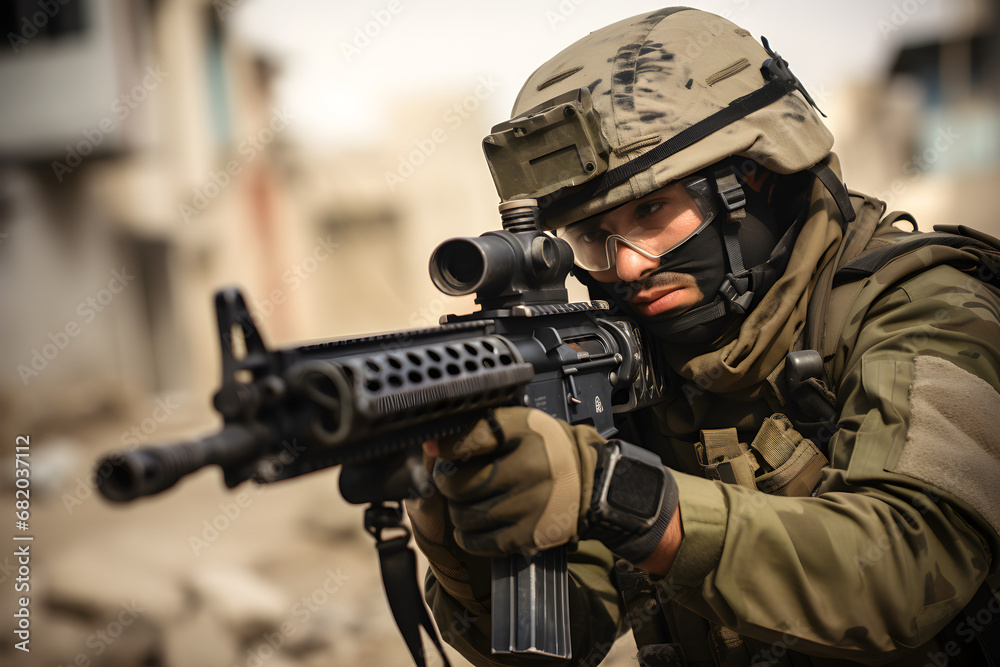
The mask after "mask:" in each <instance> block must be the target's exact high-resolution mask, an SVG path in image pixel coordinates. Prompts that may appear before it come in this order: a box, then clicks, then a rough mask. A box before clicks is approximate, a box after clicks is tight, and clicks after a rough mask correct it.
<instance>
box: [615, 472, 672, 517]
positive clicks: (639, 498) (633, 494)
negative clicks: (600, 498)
mask: <svg viewBox="0 0 1000 667" xmlns="http://www.w3.org/2000/svg"><path fill="white" fill-rule="evenodd" d="M662 488H663V471H662V470H654V469H653V468H651V467H649V466H647V465H644V464H642V463H637V462H635V461H625V460H622V461H619V462H618V465H616V466H615V469H614V472H612V476H611V485H610V488H609V489H608V504H609V505H611V506H612V507H613V508H615V509H616V510H620V511H622V512H627V513H629V514H631V515H633V516H638V517H647V518H648V517H653V516H656V514H657V513H658V512H659V511H660V502H661V500H662V499H661V498H660V492H661V490H662Z"/></svg>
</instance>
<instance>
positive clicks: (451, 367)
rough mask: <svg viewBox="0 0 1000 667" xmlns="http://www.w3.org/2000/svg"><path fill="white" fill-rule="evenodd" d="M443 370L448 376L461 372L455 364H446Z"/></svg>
mask: <svg viewBox="0 0 1000 667" xmlns="http://www.w3.org/2000/svg"><path fill="white" fill-rule="evenodd" d="M445 370H447V371H448V375H458V374H459V373H461V372H462V371H461V370H460V369H459V367H458V366H457V365H455V364H448V366H447V367H446V368H445Z"/></svg>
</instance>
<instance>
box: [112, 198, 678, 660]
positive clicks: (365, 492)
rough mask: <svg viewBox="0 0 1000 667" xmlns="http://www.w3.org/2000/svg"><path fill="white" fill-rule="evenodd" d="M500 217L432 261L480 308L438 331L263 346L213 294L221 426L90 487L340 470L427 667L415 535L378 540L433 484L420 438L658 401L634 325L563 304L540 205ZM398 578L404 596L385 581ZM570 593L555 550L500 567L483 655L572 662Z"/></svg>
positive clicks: (145, 454)
mask: <svg viewBox="0 0 1000 667" xmlns="http://www.w3.org/2000/svg"><path fill="white" fill-rule="evenodd" d="M500 212H501V217H502V221H503V230H499V231H492V232H487V233H486V234H484V235H482V236H480V237H478V238H455V239H451V240H448V241H445V242H444V243H442V244H441V245H440V246H438V248H437V249H436V250H435V251H434V253H433V255H432V256H431V261H430V273H431V280H432V281H433V282H434V284H435V286H436V287H437V288H438V289H439V290H441V291H442V292H444V293H445V294H448V295H453V296H458V295H465V294H472V293H475V294H476V303H478V304H479V305H480V306H481V309H480V310H479V311H477V312H475V313H472V314H471V315H463V316H458V315H449V316H446V317H444V318H442V324H441V326H439V327H436V328H428V329H419V330H412V331H401V332H396V333H388V334H381V335H374V336H366V337H362V338H353V339H342V340H330V341H326V342H319V343H311V344H308V345H303V346H301V347H294V348H287V349H279V350H270V349H268V348H267V346H266V345H265V344H264V341H263V339H262V337H261V333H260V331H259V330H258V329H257V326H256V324H255V323H254V321H253V319H252V317H251V316H250V314H249V312H248V310H247V307H246V303H245V301H244V299H243V297H242V295H241V294H240V293H239V291H237V290H235V289H230V290H224V291H220V292H218V293H217V294H216V296H215V307H216V312H217V316H218V324H219V335H220V340H221V345H222V386H221V388H220V389H219V391H218V393H216V395H215V399H214V404H215V408H216V409H217V410H218V412H219V413H221V415H222V417H223V420H224V426H223V428H222V430H221V431H219V432H218V433H215V434H213V435H209V436H208V437H205V438H202V439H200V440H194V441H191V442H185V443H180V444H172V445H163V446H155V447H146V448H142V449H137V450H135V451H132V452H120V453H112V454H110V455H108V456H106V457H104V458H103V459H102V460H101V461H99V462H98V488H99V489H100V491H101V493H102V494H103V495H104V496H105V497H106V498H108V499H109V500H112V501H117V502H125V501H131V500H134V499H136V498H139V497H141V496H148V495H152V494H155V493H159V492H161V491H164V490H166V489H168V488H170V487H171V486H173V485H174V484H175V483H177V481H178V480H180V478H181V477H184V476H185V475H188V474H190V473H192V472H194V471H196V470H198V469H200V468H202V467H204V466H207V465H209V464H215V465H218V466H219V467H220V468H222V472H223V476H224V479H225V482H226V485H227V486H229V487H234V486H236V485H237V484H240V483H241V482H243V481H246V480H248V479H253V480H255V481H256V482H258V483H264V484H267V483H271V482H276V481H279V480H283V479H288V478H291V477H296V476H298V475H302V474H304V473H308V472H313V471H315V470H322V469H323V468H329V467H331V466H336V465H342V466H343V469H342V471H341V475H340V490H341V493H342V495H343V496H344V498H345V499H346V500H347V501H348V502H351V503H355V504H370V505H371V506H370V507H369V508H368V509H367V511H366V512H365V525H366V528H367V529H368V531H369V532H371V533H372V534H373V535H374V536H375V538H376V540H377V546H378V547H379V554H380V560H381V566H382V574H383V581H384V583H385V588H386V595H387V597H388V598H389V603H390V606H391V607H392V611H393V615H394V616H395V618H396V622H397V624H398V625H399V627H400V631H401V633H402V634H403V637H404V639H405V640H406V642H407V645H408V647H409V648H410V651H411V653H412V654H413V656H414V659H415V661H416V662H417V664H418V665H422V664H423V654H422V651H421V648H420V636H419V628H418V626H417V622H416V620H415V619H414V617H416V618H417V619H419V621H420V623H421V624H422V625H423V626H424V627H425V629H426V630H427V631H428V634H429V635H430V636H431V638H432V639H433V640H434V642H435V644H436V645H437V646H438V649H439V650H440V649H441V647H440V643H439V642H438V639H437V634H436V632H434V630H433V626H432V625H431V624H430V620H429V616H428V614H427V610H426V606H425V605H424V603H423V601H422V600H421V598H420V594H419V590H416V588H417V587H416V583H415V580H416V570H415V560H414V558H413V552H412V550H410V549H409V548H408V547H407V542H408V538H409V533H408V532H405V528H404V529H403V530H404V535H403V537H396V538H393V539H383V536H382V533H383V531H384V530H386V529H389V528H392V529H399V528H403V526H402V523H401V508H400V506H399V502H400V501H401V500H403V499H405V498H409V497H415V496H416V494H418V493H422V492H425V491H426V490H427V489H429V488H432V487H431V486H430V485H431V484H432V482H431V480H430V478H429V475H428V474H427V471H426V470H425V468H424V466H423V464H422V453H421V443H423V442H424V441H426V440H431V439H435V438H439V437H442V436H445V435H449V434H455V433H458V432H460V431H461V430H462V429H463V428H468V427H469V426H470V425H471V424H472V423H474V422H475V421H477V420H478V419H479V418H480V417H482V416H483V415H484V414H485V413H486V411H487V410H488V409H490V408H493V407H497V406H504V405H525V406H529V407H534V408H538V409H540V410H543V411H545V412H547V413H549V414H551V415H553V416H555V417H558V418H560V419H563V420H565V421H567V422H570V423H573V424H578V423H587V424H591V425H593V426H594V428H595V429H596V430H597V431H598V432H599V433H600V434H601V435H602V436H604V437H610V436H611V435H613V434H614V433H615V432H616V428H615V425H614V422H613V418H612V415H613V414H615V413H620V412H628V411H631V410H635V409H637V408H641V407H645V406H648V405H652V404H653V403H655V402H657V401H658V400H660V399H661V398H662V395H663V393H664V391H665V387H664V384H663V381H662V379H661V377H660V376H659V375H658V373H657V372H656V371H655V368H654V364H652V363H651V362H650V359H649V355H648V354H645V353H644V352H643V345H642V341H641V334H640V330H639V329H638V328H637V327H636V325H635V324H634V323H633V322H632V321H630V320H629V319H627V318H624V317H620V316H615V315H612V314H611V312H610V308H609V305H608V304H607V303H606V302H603V301H590V302H576V303H570V302H569V301H568V293H567V290H566V287H565V279H566V276H567V275H568V273H569V271H570V269H571V268H572V265H573V252H572V250H571V249H570V247H569V245H568V244H567V243H566V242H565V241H563V240H562V239H557V238H553V237H551V236H549V235H546V234H544V233H542V232H541V231H538V208H537V206H535V202H534V200H520V201H514V202H508V203H506V204H501V206H500ZM290 443H291V446H290ZM404 574H405V576H406V577H408V578H409V580H410V582H409V585H408V586H405V585H402V584H401V583H400V582H399V581H396V580H397V579H400V578H401V577H402V576H403V575H404ZM567 586H568V582H567V572H566V550H565V549H564V548H559V549H552V550H549V551H545V552H542V553H539V554H537V555H535V556H533V557H510V558H502V559H501V558H497V559H494V561H493V595H492V604H493V617H492V622H493V638H492V642H493V651H494V652H495V653H516V652H527V653H538V654H544V655H551V656H559V657H566V658H568V657H570V652H571V649H570V635H569V608H568V606H569V603H568V588H567ZM403 588H406V589H407V590H402V589H403ZM407 617H410V618H409V619H408V618H407ZM442 655H443V654H442Z"/></svg>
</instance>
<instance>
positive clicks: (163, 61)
mask: <svg viewBox="0 0 1000 667" xmlns="http://www.w3.org/2000/svg"><path fill="white" fill-rule="evenodd" d="M42 5H46V6H48V5H51V8H52V9H51V15H50V14H48V13H46V10H45V8H44V7H42ZM238 5H239V3H231V2H211V1H210V0H159V1H157V2H153V1H139V0H70V2H68V3H67V4H65V5H64V4H61V3H59V2H56V3H41V4H39V3H38V2H37V0H36V1H28V0H24V1H23V2H22V1H20V0H19V1H18V2H13V3H8V4H4V5H3V10H2V12H3V13H2V14H0V21H2V28H3V32H2V34H4V35H9V36H10V35H12V36H13V37H8V40H7V41H8V42H9V44H6V45H4V46H5V47H9V48H3V49H0V90H2V91H3V92H2V94H0V255H2V256H3V261H2V263H0V276H2V281H3V285H4V287H5V289H4V290H3V292H2V295H0V300H2V302H0V308H2V312H3V314H4V316H3V319H2V320H0V354H2V357H3V359H4V361H5V363H4V367H3V371H2V373H0V406H4V407H5V408H6V409H7V410H10V411H11V413H12V414H17V415H19V418H20V419H19V421H20V423H21V424H24V425H25V426H24V427H27V426H28V425H30V424H32V423H33V422H35V421H43V422H45V423H52V422H54V421H56V420H58V419H60V418H62V417H66V418H73V417H76V416H82V415H86V414H92V413H94V412H95V411H99V410H100V409H102V408H103V407H106V406H119V405H126V406H127V404H128V403H129V402H130V401H132V400H133V399H143V398H145V397H148V396H150V395H156V394H159V393H163V392H173V393H176V392H178V391H190V392H192V395H193V396H195V397H201V398H199V401H200V402H204V403H207V397H208V396H209V395H210V393H211V391H212V390H213V389H214V388H215V386H217V384H218V370H217V369H218V362H217V360H218V337H217V334H216V325H215V321H214V313H213V312H212V299H211V296H212V292H213V291H214V290H215V289H217V288H218V287H220V286H224V285H231V284H239V285H241V286H242V287H243V288H244V290H245V293H246V295H247V299H248V302H249V305H250V309H251V311H252V312H253V313H254V314H255V315H256V316H257V319H258V320H259V322H260V323H261V325H262V328H263V330H264V331H265V333H266V335H267V338H268V339H269V342H270V343H272V344H273V343H274V342H275V341H277V342H280V343H285V344H287V343H290V342H292V341H295V340H298V339H301V338H318V337H329V336H334V335H348V334H351V333H360V332H367V331H373V330H378V329H386V328H401V327H409V326H428V325H431V324H436V323H437V319H438V317H439V316H440V315H441V314H443V313H445V312H446V311H450V310H453V309H455V308H456V307H460V308H462V309H464V310H465V311H468V310H470V309H471V300H470V301H468V303H466V304H463V305H460V306H459V305H458V304H456V303H454V302H455V300H448V301H447V302H446V301H444V298H443V297H441V296H440V295H438V294H437V293H436V292H434V290H433V288H432V287H431V285H430V282H429V280H427V278H426V275H427V269H426V266H427V257H428V255H429V253H430V251H431V249H432V248H433V247H434V245H435V244H436V243H437V242H440V240H441V239H442V238H443V237H444V236H445V235H447V234H472V233H479V232H481V231H484V230H485V229H486V228H488V227H490V226H496V221H495V220H494V218H493V216H494V213H493V209H492V206H493V202H495V201H496V195H495V192H493V190H492V184H491V183H490V181H489V176H488V172H487V171H486V168H485V166H484V165H482V164H481V157H480V156H479V153H478V150H479V149H478V143H479V139H480V137H481V136H482V134H483V132H482V123H481V122H472V121H469V122H466V121H467V120H468V119H469V118H470V117H472V115H473V114H470V113H469V112H468V110H467V109H464V110H463V115H462V116H458V115H453V116H448V115H447V114H448V113H449V110H450V109H451V107H452V106H453V105H461V104H466V106H467V107H470V105H469V103H468V100H469V99H472V101H473V102H474V103H475V104H474V105H471V107H472V111H476V110H478V106H479V100H477V99H474V94H473V93H474V90H475V88H473V89H472V90H470V91H469V92H468V93H466V92H465V91H438V92H437V93H434V94H431V95H429V96H428V97H427V98H426V99H420V100H412V101H411V103H410V104H408V105H407V107H406V108H405V109H401V110H400V112H399V113H398V114H397V117H396V118H395V119H394V121H393V124H392V125H391V127H389V128H387V131H386V132H385V134H384V135H382V136H379V137H373V138H372V142H371V145H370V146H368V147H366V148H360V149H357V150H355V151H354V152H353V153H350V154H338V155H331V154H329V153H326V152H323V151H322V150H315V149H313V148H312V147H311V146H310V145H308V142H306V143H305V145H300V146H298V147H297V148H294V149H293V148H292V147H291V146H290V143H289V141H288V135H289V134H290V133H288V134H285V131H286V130H287V129H288V128H289V127H290V126H293V125H294V123H295V117H296V111H295V110H294V109H288V108H283V107H279V106H276V105H275V103H274V100H273V95H272V88H273V85H272V84H273V81H274V79H275V76H276V75H277V68H278V63H276V62H275V60H274V59H273V58H270V57H268V56H267V55H266V54H262V53H254V52H251V51H249V50H248V49H247V48H246V47H244V46H242V45H241V44H239V43H238V42H237V41H236V40H234V39H232V38H231V37H230V35H229V34H228V32H227V29H228V26H227V23H226V19H227V18H228V16H229V15H230V14H232V13H233V12H234V11H236V9H237V7H238ZM331 85H334V82H331ZM456 120H458V121H459V122H455V121H456ZM448 121H450V122H448ZM432 135H433V138H431V137H432ZM469 160H474V161H476V162H477V163H479V165H480V168H479V170H478V171H472V172H470V170H469V169H466V168H464V167H462V168H457V169H456V168H455V165H456V164H464V163H465V162H467V161H469ZM470 211H475V213H471V214H470ZM477 216H479V217H477ZM459 303H461V300H459Z"/></svg>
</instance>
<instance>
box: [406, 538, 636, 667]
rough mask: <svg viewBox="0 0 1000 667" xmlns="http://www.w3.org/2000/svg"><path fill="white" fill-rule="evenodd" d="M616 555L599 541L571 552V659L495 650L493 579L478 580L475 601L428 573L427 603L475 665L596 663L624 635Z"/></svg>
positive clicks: (448, 639) (448, 635)
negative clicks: (447, 588) (460, 597)
mask: <svg viewBox="0 0 1000 667" xmlns="http://www.w3.org/2000/svg"><path fill="white" fill-rule="evenodd" d="M614 561H615V558H614V556H613V555H612V554H611V552H610V551H608V549H607V548H606V547H605V546H604V545H603V544H601V543H600V542H595V541H592V540H585V541H582V542H580V543H579V544H578V545H577V546H576V548H575V549H571V550H570V552H569V575H570V582H569V583H570V586H569V608H570V621H571V628H570V632H571V644H572V647H573V654H572V655H573V658H572V659H571V660H563V659H555V658H544V657H538V656H530V655H516V656H515V655H503V656H501V655H491V653H490V623H491V621H490V606H489V605H490V600H489V593H488V591H489V586H490V582H489V581H485V582H475V583H476V585H477V587H478V589H479V590H478V591H477V592H478V594H477V596H476V597H477V600H478V602H477V603H473V602H471V601H459V600H458V599H456V598H454V597H452V596H450V595H449V594H448V593H447V592H445V591H444V589H443V588H442V587H441V586H440V584H438V582H437V581H436V580H435V579H434V576H433V574H431V573H428V577H427V591H426V596H427V602H428V604H429V605H430V607H431V611H432V612H433V614H434V619H435V621H436V622H437V625H438V629H439V630H440V631H441V636H442V639H444V641H445V642H446V643H448V644H450V645H451V646H453V647H454V648H455V649H456V650H458V652H459V653H461V654H462V656H463V657H465V659H466V660H468V661H469V662H471V663H472V664H473V665H476V666H477V667H494V666H499V665H518V666H519V665H546V666H548V665H552V666H555V665H588V666H589V665H597V664H599V663H600V662H601V660H602V659H603V658H604V656H605V655H607V653H608V651H610V650H611V646H612V644H613V643H614V641H615V639H616V638H617V637H618V635H619V634H621V631H620V622H619V621H620V619H621V613H620V610H619V604H618V591H617V589H616V588H615V585H614V582H613V581H612V576H613V572H612V570H613V567H614Z"/></svg>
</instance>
